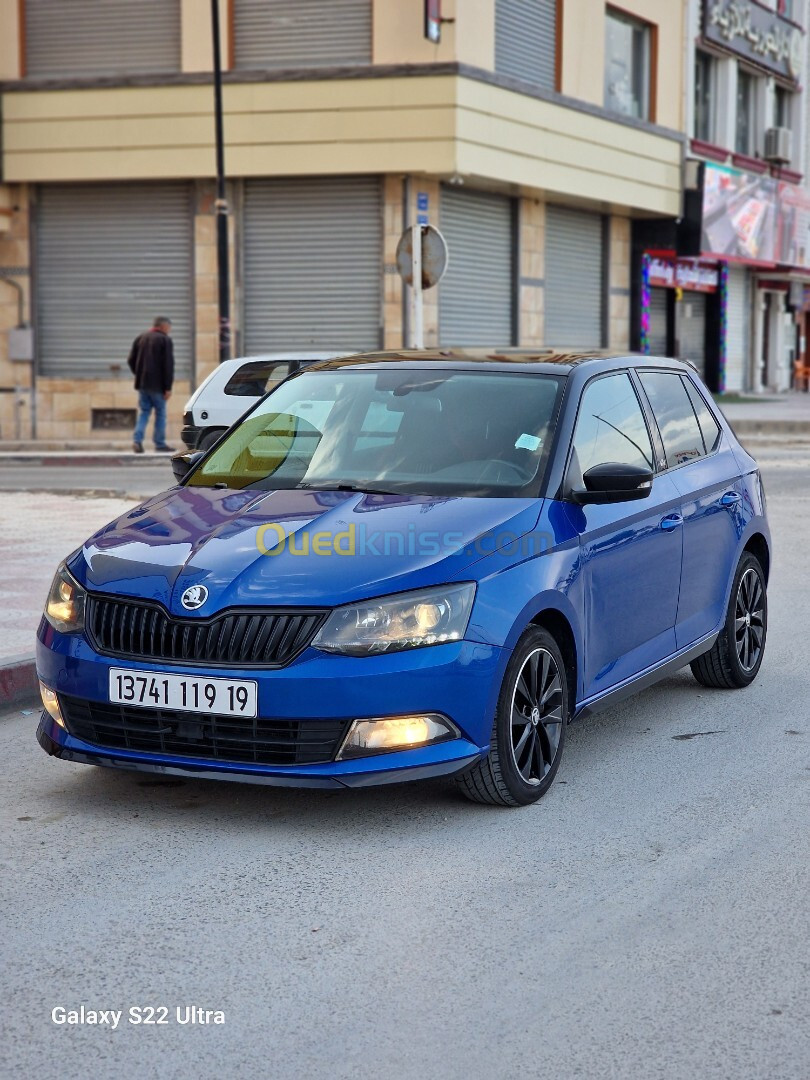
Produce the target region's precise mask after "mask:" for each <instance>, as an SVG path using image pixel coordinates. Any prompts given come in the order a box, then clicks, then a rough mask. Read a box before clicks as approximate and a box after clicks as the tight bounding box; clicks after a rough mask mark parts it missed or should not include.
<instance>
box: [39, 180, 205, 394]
mask: <svg viewBox="0 0 810 1080" xmlns="http://www.w3.org/2000/svg"><path fill="white" fill-rule="evenodd" d="M36 256H37V264H36V312H37V352H38V358H39V372H40V374H43V375H54V376H60V377H66V376H75V375H79V376H81V375H85V376H87V375H90V376H94V377H96V378H101V377H103V376H105V375H109V374H110V365H111V364H123V365H124V366H126V360H127V355H128V354H129V348H130V345H131V344H132V341H133V339H134V338H135V336H136V335H137V334H139V333H140V332H141V331H143V330H146V329H148V327H150V326H151V325H152V320H153V319H154V318H155V316H156V315H168V316H169V318H171V320H172V324H173V326H172V337H173V338H174V348H175V360H176V367H177V375H178V376H179V377H185V376H187V375H188V373H189V369H190V359H191V334H192V329H191V328H192V296H193V287H192V286H193V283H192V221H191V199H190V191H189V188H188V186H187V185H186V184H172V183H169V184H110V185H107V186H101V185H95V184H76V185H71V186H64V187H55V186H54V187H51V186H47V187H41V188H40V189H39V193H38V201H37V211H36Z"/></svg>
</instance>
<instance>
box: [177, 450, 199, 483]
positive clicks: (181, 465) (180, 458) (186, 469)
mask: <svg viewBox="0 0 810 1080" xmlns="http://www.w3.org/2000/svg"><path fill="white" fill-rule="evenodd" d="M203 457H205V450H193V451H192V450H184V451H183V452H182V453H180V454H172V472H173V473H174V478H175V480H177V481H178V482H179V481H180V480H183V479H185V477H186V476H188V474H189V473H190V472H191V470H192V469H193V468H194V466H195V465H196V464H197V462H198V461H199V460H200V458H203Z"/></svg>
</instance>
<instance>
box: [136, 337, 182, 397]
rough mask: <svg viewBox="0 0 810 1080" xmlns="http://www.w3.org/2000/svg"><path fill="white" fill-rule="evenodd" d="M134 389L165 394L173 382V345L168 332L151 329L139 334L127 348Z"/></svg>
mask: <svg viewBox="0 0 810 1080" xmlns="http://www.w3.org/2000/svg"><path fill="white" fill-rule="evenodd" d="M128 363H129V366H130V369H131V370H132V373H133V374H134V376H135V389H136V390H151V391H152V392H153V393H157V394H165V393H166V392H167V391H168V390H171V388H172V383H173V382H174V345H173V344H172V339H171V338H170V337H169V335H168V334H164V333H163V331H162V330H157V329H152V330H147V331H146V333H144V334H140V335H139V336H138V337H136V338H135V340H134V341H133V342H132V348H131V349H130V350H129V360H128Z"/></svg>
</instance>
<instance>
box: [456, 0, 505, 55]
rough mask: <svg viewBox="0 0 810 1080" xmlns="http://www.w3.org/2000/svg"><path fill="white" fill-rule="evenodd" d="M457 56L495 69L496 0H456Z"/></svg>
mask: <svg viewBox="0 0 810 1080" xmlns="http://www.w3.org/2000/svg"><path fill="white" fill-rule="evenodd" d="M455 7H456V59H457V60H458V61H459V63H461V64H470V65H472V67H479V68H484V70H485V71H494V70H495V0H456V5H455Z"/></svg>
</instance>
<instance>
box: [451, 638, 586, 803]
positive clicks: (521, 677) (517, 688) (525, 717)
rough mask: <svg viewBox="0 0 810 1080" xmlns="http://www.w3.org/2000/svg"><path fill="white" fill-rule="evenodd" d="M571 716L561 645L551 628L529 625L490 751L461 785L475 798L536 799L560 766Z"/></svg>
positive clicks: (507, 678)
mask: <svg viewBox="0 0 810 1080" xmlns="http://www.w3.org/2000/svg"><path fill="white" fill-rule="evenodd" d="M568 718H569V710H568V682H567V679H566V671H565V661H564V660H563V656H562V653H561V652H560V648H559V646H558V644H557V642H556V641H555V639H554V638H553V637H552V635H551V634H550V633H549V632H548V631H547V630H543V629H541V628H540V627H534V626H533V627H530V628H529V629H528V630H527V631H526V632H525V633H524V634H523V636H522V637H521V639H520V641H518V643H517V646H516V648H515V651H514V652H513V653H512V657H511V659H510V661H509V665H508V666H507V669H506V674H505V675H504V678H503V684H502V686H501V692H500V694H499V696H498V705H497V708H496V711H495V720H494V722H493V727H492V741H491V745H490V750H489V753H488V755H487V756H486V757H485V758H484V759H482V760H481V761H478V762H476V764H475V765H473V766H472V767H471V768H469V769H467V770H466V771H465V772H463V773H461V774H460V775H459V776H458V777H456V784H457V786H458V787H459V788H460V790H461V792H462V793H463V794H464V795H465V796H466V797H467V798H468V799H471V800H472V801H473V802H478V803H488V804H489V805H491V806H528V805H529V804H530V803H533V802H537V800H538V799H539V798H540V797H541V796H542V795H544V794H545V792H546V791H547V790H548V789H549V787H550V786H551V784H552V781H553V780H554V777H555V775H556V773H557V769H558V768H559V765H560V758H561V757H562V752H563V747H564V745H565V731H566V727H567V724H568ZM516 720H517V723H515V721H516Z"/></svg>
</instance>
